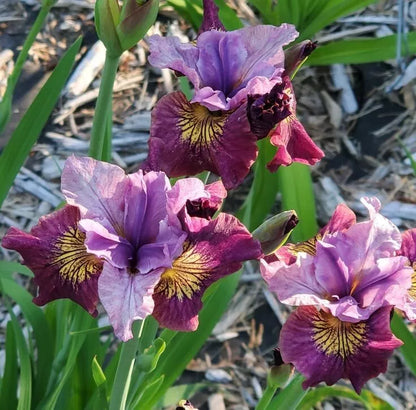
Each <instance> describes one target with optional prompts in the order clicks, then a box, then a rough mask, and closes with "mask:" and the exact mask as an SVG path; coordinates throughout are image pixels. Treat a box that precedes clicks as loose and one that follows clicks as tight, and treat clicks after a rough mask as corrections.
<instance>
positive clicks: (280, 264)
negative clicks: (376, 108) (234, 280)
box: [261, 198, 412, 392]
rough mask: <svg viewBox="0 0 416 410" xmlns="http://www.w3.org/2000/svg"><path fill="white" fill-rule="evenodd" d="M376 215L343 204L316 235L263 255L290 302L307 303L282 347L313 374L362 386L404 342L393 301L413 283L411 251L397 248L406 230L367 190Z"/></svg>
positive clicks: (266, 274)
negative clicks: (359, 216) (393, 318)
mask: <svg viewBox="0 0 416 410" xmlns="http://www.w3.org/2000/svg"><path fill="white" fill-rule="evenodd" d="M362 202H363V203H364V205H365V206H366V207H367V209H368V211H369V214H370V218H369V220H366V221H363V222H359V223H356V221H355V216H354V215H353V214H352V211H351V210H349V208H347V207H346V206H343V205H341V206H339V207H338V208H337V210H336V212H335V214H334V216H333V217H332V218H331V221H330V222H329V223H328V225H326V226H325V227H324V228H323V229H322V230H321V231H320V232H319V234H318V235H317V236H316V237H315V238H314V239H313V240H311V241H307V242H304V243H300V244H296V245H294V246H291V247H290V246H287V247H286V249H285V252H282V253H280V254H277V255H275V257H274V259H269V260H267V261H266V260H262V261H261V273H262V275H263V278H264V279H265V280H266V282H267V283H268V285H269V286H270V289H271V290H272V291H274V292H275V293H276V294H277V296H278V298H279V300H280V301H281V302H282V303H286V304H289V305H292V306H299V307H298V308H297V309H296V310H295V311H294V312H293V313H292V314H291V315H290V317H289V319H288V321H287V323H286V324H285V325H284V327H283V328H282V332H281V336H280V342H279V347H280V349H281V352H282V357H283V359H284V361H285V362H292V363H293V364H294V365H295V366H296V368H297V369H298V370H299V371H300V372H301V373H302V374H304V375H305V376H306V377H307V380H306V381H305V383H304V386H305V387H307V386H314V385H316V384H317V383H319V382H320V381H325V382H326V383H328V384H333V383H335V382H336V381H337V380H338V379H340V378H348V379H350V380H351V382H352V384H353V386H354V388H355V389H356V390H357V391H358V392H359V391H360V390H361V388H362V385H363V384H364V383H365V382H366V381H367V380H368V379H369V378H371V377H375V376H377V375H378V374H379V373H380V372H383V371H385V369H386V363H387V359H388V357H389V356H390V355H391V353H392V351H393V350H394V348H396V347H397V346H399V345H400V344H401V342H400V341H399V340H398V339H396V338H395V337H394V336H393V335H392V334H391V331H390V327H389V324H390V312H391V309H392V306H395V305H398V306H401V305H402V304H403V303H404V301H405V300H406V295H407V289H408V288H409V287H410V284H411V275H412V269H410V268H409V266H407V265H408V263H407V259H406V257H403V256H397V252H398V251H399V249H400V247H401V236H400V232H399V231H398V229H397V227H396V226H395V225H393V224H392V223H391V222H390V221H389V220H388V219H386V218H385V217H383V216H382V215H381V214H380V213H379V210H380V202H379V201H378V200H377V199H376V198H363V199H362Z"/></svg>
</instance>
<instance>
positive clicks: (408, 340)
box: [391, 313, 416, 376]
mask: <svg viewBox="0 0 416 410" xmlns="http://www.w3.org/2000/svg"><path fill="white" fill-rule="evenodd" d="M391 328H392V330H393V333H394V334H395V335H396V336H397V337H398V338H399V339H400V340H401V341H402V342H403V343H404V344H403V346H401V347H400V352H401V353H402V354H403V357H404V360H405V362H406V364H407V366H408V367H409V369H410V371H411V372H412V373H413V374H414V375H415V376H416V355H415V352H416V339H415V337H414V336H413V334H412V333H411V332H410V330H409V328H408V327H407V326H406V324H405V323H404V321H403V318H401V317H400V316H399V315H398V314H397V313H394V315H393V319H392V321H391Z"/></svg>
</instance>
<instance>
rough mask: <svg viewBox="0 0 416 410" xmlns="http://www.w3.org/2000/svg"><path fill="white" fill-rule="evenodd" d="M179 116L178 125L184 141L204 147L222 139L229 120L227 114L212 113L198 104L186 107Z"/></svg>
mask: <svg viewBox="0 0 416 410" xmlns="http://www.w3.org/2000/svg"><path fill="white" fill-rule="evenodd" d="M179 115H180V119H179V120H178V125H179V127H180V128H181V130H182V134H181V139H182V141H186V142H188V143H190V144H191V145H200V146H204V147H207V146H209V145H210V144H212V143H213V142H214V141H217V140H218V139H219V138H220V137H221V135H222V133H223V128H224V124H225V121H226V119H227V114H222V113H221V112H220V111H216V112H213V111H210V110H208V108H206V107H204V106H203V105H200V104H197V103H196V104H190V105H189V106H186V107H184V109H183V110H181V111H180V113H179Z"/></svg>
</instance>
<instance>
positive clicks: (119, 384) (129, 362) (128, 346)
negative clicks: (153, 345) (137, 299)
mask: <svg viewBox="0 0 416 410" xmlns="http://www.w3.org/2000/svg"><path fill="white" fill-rule="evenodd" d="M143 323H144V321H136V322H135V323H133V338H132V339H131V340H129V341H128V342H125V343H123V345H122V347H121V354H120V359H119V361H118V365H117V371H116V376H115V378H114V384H113V389H112V392H111V398H110V406H109V410H124V409H125V407H126V400H127V394H128V392H129V387H130V382H131V374H132V371H133V366H134V362H135V360H136V353H137V349H138V348H139V343H140V336H141V333H142V329H143Z"/></svg>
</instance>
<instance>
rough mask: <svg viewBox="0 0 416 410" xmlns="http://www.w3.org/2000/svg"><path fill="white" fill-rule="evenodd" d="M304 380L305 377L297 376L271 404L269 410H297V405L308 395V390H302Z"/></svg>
mask: <svg viewBox="0 0 416 410" xmlns="http://www.w3.org/2000/svg"><path fill="white" fill-rule="evenodd" d="M303 380H304V379H303V376H302V375H301V374H297V375H296V376H295V377H294V378H293V379H292V380H291V381H290V383H289V384H288V385H287V386H286V387H285V388H284V389H282V390H281V391H280V392H279V393H278V395H277V396H276V397H275V398H274V399H273V400H272V401H271V402H270V404H269V406H268V407H267V410H276V409H296V408H297V405H298V404H299V403H300V401H301V400H302V399H303V398H304V397H305V396H306V394H307V393H308V390H303V388H302V383H303Z"/></svg>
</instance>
